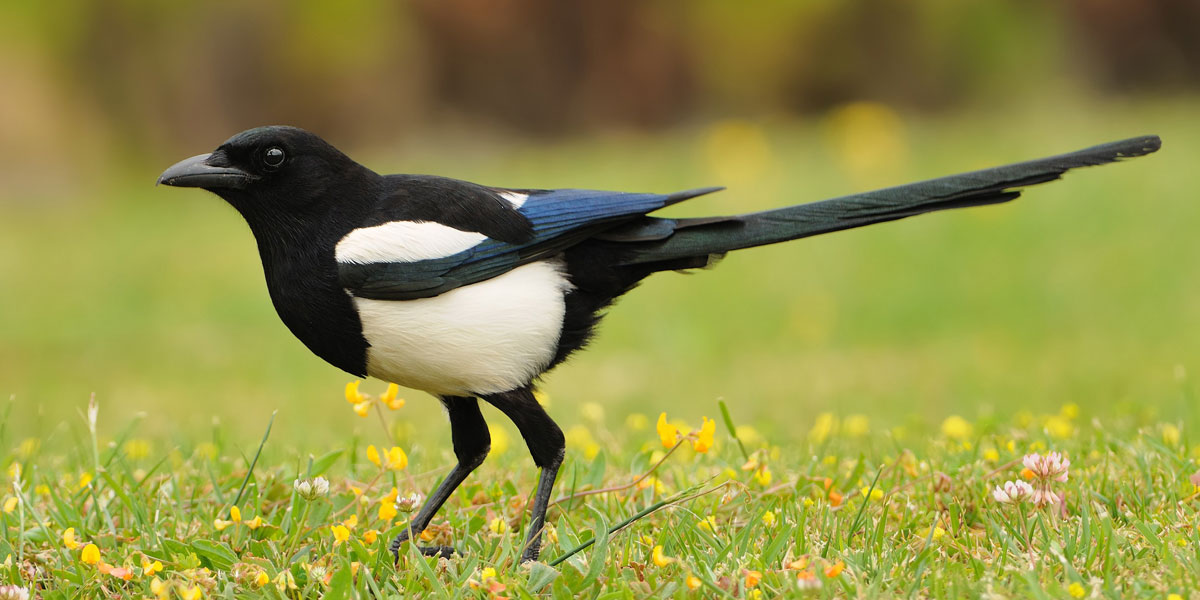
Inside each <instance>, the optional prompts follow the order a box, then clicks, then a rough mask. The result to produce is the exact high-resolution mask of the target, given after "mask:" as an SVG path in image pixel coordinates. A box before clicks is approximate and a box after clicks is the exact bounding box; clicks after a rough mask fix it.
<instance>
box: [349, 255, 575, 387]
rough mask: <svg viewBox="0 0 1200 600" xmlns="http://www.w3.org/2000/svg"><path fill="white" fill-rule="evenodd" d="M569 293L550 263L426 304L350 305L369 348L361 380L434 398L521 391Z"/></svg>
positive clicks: (546, 355)
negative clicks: (364, 376) (364, 377)
mask: <svg viewBox="0 0 1200 600" xmlns="http://www.w3.org/2000/svg"><path fill="white" fill-rule="evenodd" d="M570 289H571V284H570V282H568V281H567V278H566V275H565V274H564V273H563V266H562V262H561V261H559V260H555V261H541V262H536V263H530V264H527V265H523V266H521V267H518V268H516V269H513V270H512V271H509V272H508V273H505V274H504V275H501V276H499V277H495V278H493V279H489V280H486V281H481V282H479V283H475V284H471V285H468V286H464V287H461V288H458V289H455V290H451V291H449V292H446V293H444V294H442V295H440V296H435V297H433V298H422V299H419V300H404V301H392V300H369V299H365V298H355V299H354V303H355V305H356V306H357V308H358V314H359V318H360V319H361V321H362V327H363V335H364V337H366V338H367V342H368V343H370V344H371V347H370V349H369V350H368V351H367V373H369V374H370V375H371V376H372V377H376V378H379V379H382V380H384V381H390V382H394V383H398V384H400V385H403V386H405V387H411V388H416V389H419V390H425V391H427V392H429V393H431V394H437V395H472V394H490V393H496V392H505V391H508V390H511V389H515V388H517V387H520V386H522V385H525V384H527V383H529V382H530V381H531V380H532V379H533V378H534V377H536V376H537V375H538V374H540V373H541V372H542V370H543V369H545V368H546V366H547V365H549V364H550V361H551V359H553V358H554V352H555V350H556V349H557V347H558V338H559V334H560V333H561V332H562V323H563V313H564V312H565V302H564V297H565V295H566V293H567V291H569V290H570Z"/></svg>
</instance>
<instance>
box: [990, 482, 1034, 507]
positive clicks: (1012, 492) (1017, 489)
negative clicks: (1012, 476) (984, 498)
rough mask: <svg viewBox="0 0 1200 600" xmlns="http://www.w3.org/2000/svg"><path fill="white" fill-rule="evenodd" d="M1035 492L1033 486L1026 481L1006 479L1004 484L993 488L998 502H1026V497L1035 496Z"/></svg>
mask: <svg viewBox="0 0 1200 600" xmlns="http://www.w3.org/2000/svg"><path fill="white" fill-rule="evenodd" d="M1035 493H1036V492H1035V491H1034V489H1033V486H1031V485H1029V484H1028V483H1025V482H1024V481H1005V482H1004V485H1002V486H1000V485H998V486H996V489H994V490H992V497H993V498H995V499H996V502H999V503H1001V504H1009V503H1015V502H1024V501H1025V499H1026V498H1029V497H1032V496H1034V494H1035Z"/></svg>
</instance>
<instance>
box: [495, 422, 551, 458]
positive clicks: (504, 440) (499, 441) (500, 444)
mask: <svg viewBox="0 0 1200 600" xmlns="http://www.w3.org/2000/svg"><path fill="white" fill-rule="evenodd" d="M488 435H489V436H491V438H492V449H491V452H492V454H504V453H505V452H506V451H508V446H509V443H510V442H509V437H508V431H507V430H505V429H504V427H502V426H500V425H492V424H490V423H489V424H488ZM567 443H568V444H570V443H571V442H570V441H568V442H567Z"/></svg>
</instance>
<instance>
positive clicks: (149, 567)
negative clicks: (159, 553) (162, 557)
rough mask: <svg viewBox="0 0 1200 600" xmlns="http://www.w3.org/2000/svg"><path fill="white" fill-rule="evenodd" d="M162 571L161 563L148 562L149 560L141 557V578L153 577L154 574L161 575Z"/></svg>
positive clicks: (157, 561)
mask: <svg viewBox="0 0 1200 600" xmlns="http://www.w3.org/2000/svg"><path fill="white" fill-rule="evenodd" d="M162 570H163V564H162V561H159V560H156V561H154V562H150V559H149V558H146V557H145V556H143V557H142V577H153V576H154V574H155V573H161V572H162Z"/></svg>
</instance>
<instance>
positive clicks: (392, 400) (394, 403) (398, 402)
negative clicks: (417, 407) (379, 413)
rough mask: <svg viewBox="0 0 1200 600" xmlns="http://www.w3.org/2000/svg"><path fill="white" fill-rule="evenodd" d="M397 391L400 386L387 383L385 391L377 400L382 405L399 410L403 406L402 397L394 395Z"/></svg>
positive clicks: (398, 391)
mask: <svg viewBox="0 0 1200 600" xmlns="http://www.w3.org/2000/svg"><path fill="white" fill-rule="evenodd" d="M398 393H400V386H398V385H396V384H394V383H389V384H388V386H387V391H386V392H384V393H383V395H382V396H380V397H379V401H380V402H382V403H383V405H384V406H386V407H388V408H390V409H392V410H400V409H401V408H404V398H398V397H396V394H398Z"/></svg>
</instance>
